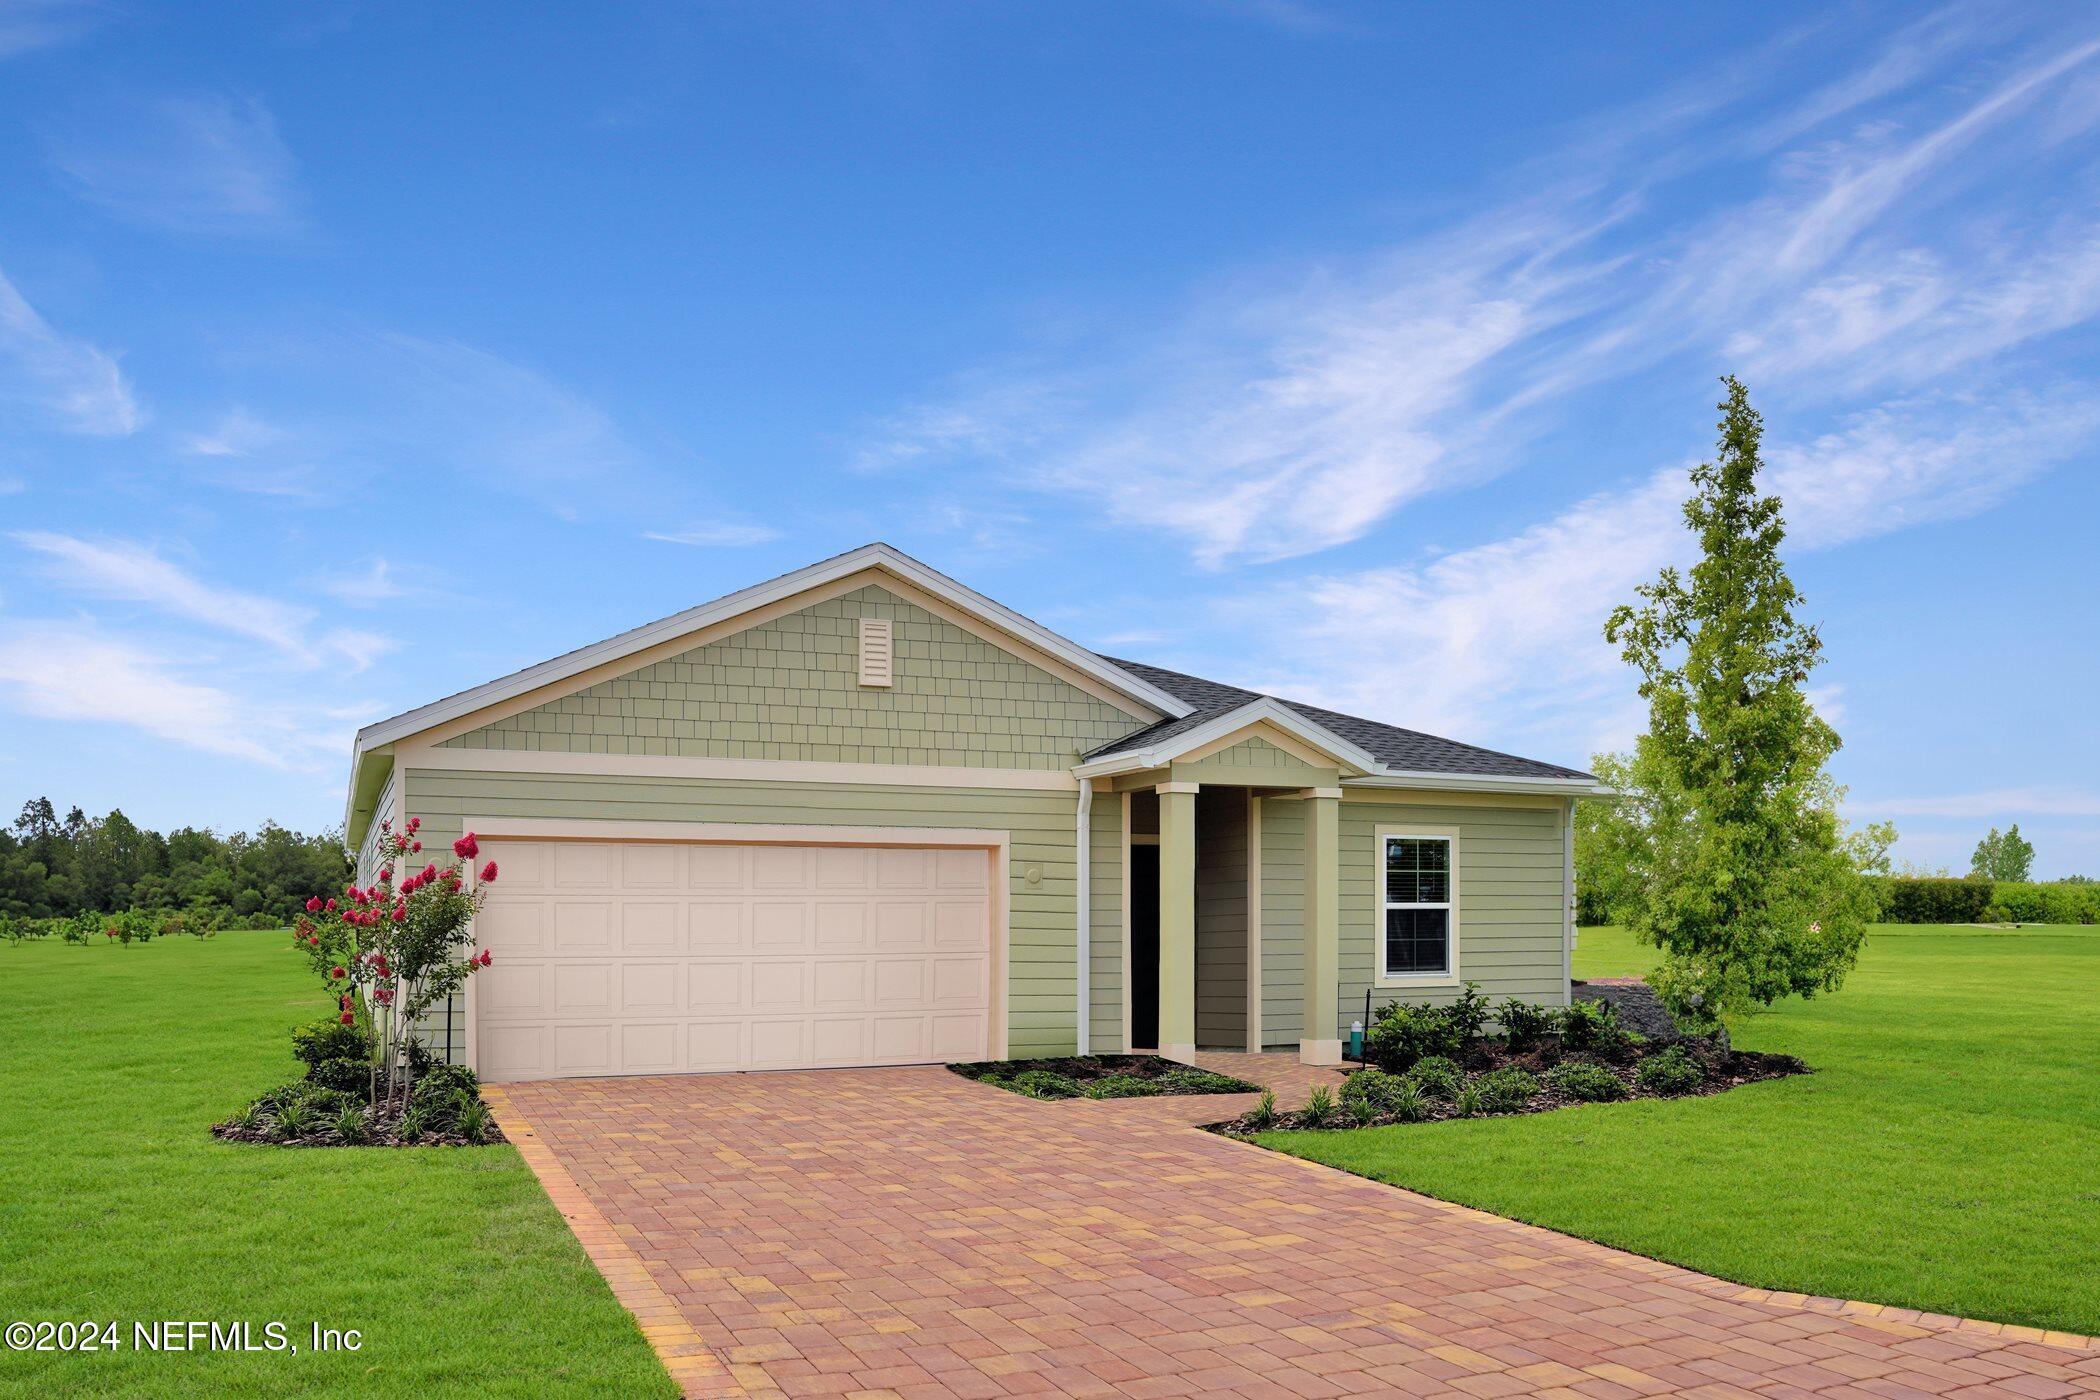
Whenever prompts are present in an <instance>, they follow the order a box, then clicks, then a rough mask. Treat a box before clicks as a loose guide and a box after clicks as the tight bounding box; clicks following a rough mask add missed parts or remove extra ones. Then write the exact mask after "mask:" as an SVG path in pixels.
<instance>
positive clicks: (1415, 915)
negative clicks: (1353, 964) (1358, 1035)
mask: <svg viewBox="0 0 2100 1400" xmlns="http://www.w3.org/2000/svg"><path fill="white" fill-rule="evenodd" d="M1384 844H1385V851H1384V855H1385V860H1384V866H1385V869H1384V872H1383V880H1384V891H1383V893H1384V899H1383V906H1384V907H1383V913H1384V916H1385V918H1384V924H1385V929H1384V939H1383V942H1382V948H1381V955H1382V960H1383V964H1384V975H1385V976H1386V977H1387V978H1388V979H1391V978H1405V977H1448V976H1450V975H1451V879H1452V870H1451V839H1450V838H1449V837H1447V836H1388V837H1386V838H1385V843H1384Z"/></svg>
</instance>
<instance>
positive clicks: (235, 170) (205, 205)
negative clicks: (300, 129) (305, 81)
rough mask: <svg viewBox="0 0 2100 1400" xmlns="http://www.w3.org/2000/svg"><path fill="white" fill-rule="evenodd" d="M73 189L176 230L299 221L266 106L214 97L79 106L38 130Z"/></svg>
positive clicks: (263, 229)
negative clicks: (54, 124)
mask: <svg viewBox="0 0 2100 1400" xmlns="http://www.w3.org/2000/svg"><path fill="white" fill-rule="evenodd" d="M44 144H45V151H46V155H47V157H48V158H49V160H50V162H51V164H52V166H53V167H54V168H56V169H57V170H58V171H59V173H60V174H61V175H63V176H64V177H65V179H66V182H67V184H68V185H69V186H70V187H71V188H72V190H73V191H74V193H76V194H78V195H79V196H80V197H81V198H82V199H85V200H86V201H88V202H89V203H91V204H94V205H96V206H98V207H99V208H101V209H103V210H105V211H107V212H109V213H111V214H114V215H116V216H118V217H120V218H124V219H128V220H131V221H133V222H136V223H143V224H150V225H154V226H157V227H161V228H167V229H172V230H174V231H176V232H178V233H191V234H205V235H214V236H235V237H240V236H247V237H254V236H276V235H282V234H286V233H292V232H296V231H298V230H299V229H301V228H302V227H303V226H304V224H305V214H304V211H303V200H302V198H301V196H300V192H299V189H298V181H297V164H296V162H295V161H294V160H293V158H292V153H291V150H290V148H288V147H287V146H286V145H285V143H284V140H283V138H281V137H280V136H279V135H278V133H277V122H276V119H275V118H274V117H272V116H271V115H270V112H269V109H268V108H266V107H265V106H263V104H262V103H261V102H259V101H256V100H254V99H252V98H235V97H227V96H223V95H218V94H211V95H204V96H192V97H161V98H139V99H133V100H128V101H123V102H119V103H115V104H109V105H102V106H97V107H95V108H93V109H83V110H81V111H78V112H76V113H75V114H74V116H73V117H72V119H71V120H70V122H68V123H67V124H66V125H64V126H62V127H59V128H55V129H52V130H50V131H47V132H46V133H45V142H44Z"/></svg>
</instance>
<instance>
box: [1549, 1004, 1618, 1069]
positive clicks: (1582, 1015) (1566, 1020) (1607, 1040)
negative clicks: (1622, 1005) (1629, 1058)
mask: <svg viewBox="0 0 2100 1400" xmlns="http://www.w3.org/2000/svg"><path fill="white" fill-rule="evenodd" d="M1560 1043H1561V1046H1562V1047H1563V1048H1564V1049H1568V1050H1586V1051H1588V1052H1590V1053H1591V1054H1593V1055H1602V1056H1604V1057H1605V1058H1606V1059H1618V1058H1619V1057H1620V1056H1622V1055H1624V1054H1625V1053H1626V1051H1627V1049H1628V1048H1629V1047H1630V1046H1631V1044H1632V1041H1631V1039H1630V1037H1629V1035H1628V1032H1627V1030H1626V1028H1625V1027H1624V1026H1622V1025H1620V1024H1619V1010H1618V1008H1617V1007H1615V1006H1613V1005H1612V1004H1611V1003H1610V1002H1608V1001H1578V1002H1575V1003H1573V1004H1572V1005H1570V1006H1568V1007H1567V1008H1566V1009H1565V1010H1563V1011H1562V1012H1561V1013H1560Z"/></svg>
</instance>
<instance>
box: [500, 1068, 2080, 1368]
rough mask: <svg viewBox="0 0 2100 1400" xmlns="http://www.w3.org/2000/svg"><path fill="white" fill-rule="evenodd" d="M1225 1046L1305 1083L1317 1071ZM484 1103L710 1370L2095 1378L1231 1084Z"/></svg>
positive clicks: (672, 1093)
mask: <svg viewBox="0 0 2100 1400" xmlns="http://www.w3.org/2000/svg"><path fill="white" fill-rule="evenodd" d="M1211 1063H1213V1064H1214V1065H1215V1066H1216V1067H1218V1068H1224V1069H1229V1070H1235V1071H1237V1072H1239V1073H1241V1074H1242V1077H1247V1078H1254V1079H1258V1080H1267V1081H1268V1082H1272V1083H1275V1084H1277V1087H1278V1093H1279V1097H1280V1098H1284V1099H1285V1100H1286V1102H1289V1101H1293V1100H1296V1099H1298V1098H1300V1097H1302V1095H1303V1093H1304V1092H1305V1090H1306V1088H1307V1087H1308V1086H1309V1085H1310V1084H1311V1083H1312V1082H1315V1080H1317V1079H1318V1078H1319V1077H1321V1076H1322V1075H1324V1074H1325V1073H1327V1072H1325V1071H1321V1072H1311V1071H1305V1070H1302V1069H1300V1068H1299V1067H1297V1066H1296V1065H1295V1064H1292V1063H1290V1062H1289V1061H1288V1060H1287V1059H1285V1058H1283V1057H1278V1058H1276V1059H1270V1058H1269V1057H1262V1058H1261V1059H1259V1060H1257V1059H1253V1058H1252V1057H1246V1058H1241V1057H1221V1058H1217V1059H1214V1060H1212V1061H1211ZM1250 1066H1251V1068H1250ZM490 1097H491V1099H492V1100H493V1101H495V1103H496V1106H497V1112H498V1115H499V1117H500V1118H501V1120H502V1122H503V1124H504V1128H505V1131H506V1132H508V1133H510V1134H511V1135H512V1137H513V1138H514V1139H515V1140H517V1141H518V1142H519V1144H520V1146H521V1148H523V1150H524V1151H525V1152H526V1155H527V1157H528V1159H529V1160H531V1161H532V1162H533V1165H534V1167H535V1168H536V1169H537V1170H538V1171H539V1172H540V1174H541V1177H542V1179H543V1180H545V1181H547V1182H548V1185H549V1189H550V1192H552V1194H553V1195H554V1197H555V1199H556V1203H557V1204H558V1205H560V1206H561V1207H562V1209H563V1211H564V1213H565V1214H566V1215H568V1216H569V1217H570V1219H571V1221H572V1223H573V1224H575V1225H576V1227H577V1230H578V1234H579V1236H580V1237H582V1238H583V1239H584V1242H585V1244H586V1246H587V1247H588V1248H590V1249H591V1251H592V1254H593V1257H594V1258H596V1259H597V1260H598V1261H599V1264H600V1267H601V1268H603V1269H605V1270H606V1273H607V1276H608V1277H609V1278H610V1279H611V1280H612V1281H613V1283H614V1286H615V1289H616V1291H617V1292H619V1293H620V1295H621V1298H622V1300H623V1301H625V1302H627V1303H628V1305H629V1306H630V1307H631V1308H633V1309H634V1310H635V1311H636V1314H637V1315H638V1316H639V1317H641V1318H642V1321H643V1324H644V1328H645V1330H647V1331H648V1332H649V1333H650V1336H651V1339H652V1341H654V1342H655V1343H656V1344H657V1346H658V1349H659V1351H660V1352H661V1353H663V1354H664V1355H665V1356H666V1358H667V1360H668V1362H669V1363H670V1364H671V1365H672V1367H673V1372H674V1374H675V1375H676V1376H677V1377H678V1378H679V1380H680V1381H681V1383H682V1384H684V1385H685V1386H686V1387H687V1389H688V1391H689V1393H691V1394H695V1395H727V1394H739V1393H754V1394H780V1393H785V1394H788V1395H862V1396H867V1395H877V1396H881V1395H895V1396H905V1397H917V1396H950V1395H952V1396H981V1397H991V1396H1002V1395H1073V1396H1094V1395H1102V1396H1105V1395H1134V1396H1174V1395H1237V1396H1247V1397H1265V1396H1275V1397H1289V1396H1330V1395H1366V1394H1382V1395H1438V1394H1449V1395H1474V1396H1497V1395H1517V1394H1546V1395H1562V1396H1569V1395H1583V1396H1593V1397H1612V1396H1635V1395H1662V1394H1681V1395H1699V1396H1728V1395H1749V1394H1755V1395H1763V1396H1793V1395H1806V1394H1819V1395H1831V1396H1862V1397H1864V1396H1881V1397H1891V1396H1915V1395H1950V1394H1951V1395H1964V1396H1967V1395H2007V1396H2026V1397H2046V1396H2058V1395H2073V1394H2083V1393H2093V1392H2100V1349H2094V1348H2093V1347H2091V1346H2089V1345H2088V1344H2087V1343H2086V1342H2085V1341H2084V1339H2080V1338H2071V1337H2060V1336H2058V1335H2057V1334H2048V1336H2047V1338H2046V1339H2045V1338H2044V1334H2042V1333H2039V1332H2034V1331H2032V1330H2031V1329H2021V1328H2009V1327H2008V1328H1999V1327H1996V1326H1995V1325H1991V1324H1980V1323H1958V1322H1956V1321H1955V1320H1953V1319H1937V1318H1929V1317H1920V1316H1919V1315H1917V1314H1915V1313H1910V1312H1904V1311H1900V1310H1896V1309H1880V1308H1869V1307H1866V1306H1864V1305H1859V1304H1839V1303H1835V1302H1831V1301H1828V1300H1813V1299H1800V1298H1798V1297H1796V1296H1791V1295H1771V1294H1766V1293H1761V1292H1758V1291H1755V1290H1749V1289H1744V1288H1741V1287H1739V1286H1737V1285H1733V1284H1728V1283H1724V1282H1721V1281H1719V1280H1715V1279H1711V1278H1707V1277H1705V1276H1704V1275H1700V1274H1694V1273H1691V1272H1688V1271H1686V1270H1683V1269H1678V1268H1675V1267H1672V1266H1670V1265H1666V1264H1659V1263H1656V1262H1654V1261H1653V1260H1648V1259H1643V1258H1640V1257H1638V1256H1635V1255H1630V1254H1623V1253H1620V1252H1618V1251H1616V1250H1611V1249H1607V1248H1605V1247H1603V1246H1601V1245H1596V1244H1590V1243H1587V1242H1584V1241H1581V1240H1574V1239H1570V1238H1567V1237H1566V1236H1562V1235H1556V1234H1553V1233H1551V1232H1549V1231H1546V1230H1541V1229H1536V1228H1533V1227H1531V1226H1528V1225H1520V1224H1517V1223H1515V1222H1512V1221H1508V1220H1503V1219H1500V1218H1498V1217H1496V1216H1491V1215H1486V1214H1483V1213H1481V1212H1478V1211H1473V1210H1468V1209H1465V1208H1463V1207H1459V1206H1452V1205H1448V1204H1445V1203H1442V1202H1438V1201H1432V1200H1429V1199H1426V1198H1424V1197H1421V1196H1416V1195H1412V1194H1410V1193H1408V1192H1404V1191H1399V1190H1396V1189H1394V1188H1392V1187H1389V1186H1382V1185H1378V1184H1375V1183H1372V1182H1367V1181H1362V1180H1359V1179H1357V1178H1354V1177H1350V1176H1347V1175H1344V1174H1342V1173H1339V1172H1335V1171H1331V1170H1329V1169H1327V1168H1325V1167H1320V1166H1316V1165H1313V1164H1311V1163H1307V1162H1302V1161H1298V1160H1296V1159H1293V1158H1288V1157H1283V1156H1280V1155H1277V1154H1273V1153H1269V1152H1265V1151H1262V1150H1261V1149H1259V1148H1254V1147H1249V1146H1246V1145H1244V1144H1240V1143H1234V1142H1229V1141H1226V1140H1224V1139H1221V1138H1218V1137H1216V1136H1214V1135H1211V1134H1208V1133H1202V1132H1196V1131H1191V1129H1190V1125H1191V1124H1195V1123H1201V1122H1209V1121H1215V1120H1217V1119H1219V1118H1224V1117H1229V1116H1232V1115H1233V1114H1235V1113H1237V1112H1239V1111H1240V1110H1241V1109H1242V1108H1244V1107H1245V1106H1247V1105H1248V1104H1249V1103H1251V1100H1250V1099H1248V1098H1246V1097H1244V1096H1231V1097H1217V1098H1162V1099H1130V1100H1121V1101H1111V1102H1093V1101H1077V1102H1068V1103H1035V1102H1032V1101H1030V1100H1027V1099H1023V1098H1020V1097H1019V1096H1017V1095H1014V1094H1009V1093H1006V1092H1005V1091H1003V1090H999V1089H992V1088H987V1087H985V1086H983V1085H979V1084H973V1083H971V1082H970V1081H968V1080H965V1079H962V1078H960V1077H959V1076H957V1075H953V1074H950V1073H948V1072H947V1071H946V1070H942V1069H938V1068H925V1069H888V1070H840V1071H819V1072H804V1073H792V1074H788V1073H783V1074H746V1075H692V1076H684V1077H677V1078H660V1079H596V1080H589V1079H586V1080H567V1081H560V1082H547V1083H537V1084H515V1085H510V1086H507V1087H506V1088H503V1089H500V1090H492V1091H491V1093H490Z"/></svg>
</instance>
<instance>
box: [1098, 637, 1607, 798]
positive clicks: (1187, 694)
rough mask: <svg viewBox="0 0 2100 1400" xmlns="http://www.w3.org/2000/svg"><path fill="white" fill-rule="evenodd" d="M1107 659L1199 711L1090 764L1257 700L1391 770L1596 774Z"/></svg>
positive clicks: (1110, 749)
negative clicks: (1272, 703) (1274, 704)
mask: <svg viewBox="0 0 2100 1400" xmlns="http://www.w3.org/2000/svg"><path fill="white" fill-rule="evenodd" d="M1102 659H1103V660H1105V661H1107V662H1109V663H1110V664H1111V665H1115V666H1120V667H1122V668H1123V669H1124V670H1126V671H1129V672H1130V673H1131V674H1133V675H1135V676H1136V677H1137V678H1138V679H1140V680H1143V681H1149V682H1150V683H1151V684H1153V685H1155V686H1158V687H1159V688H1160V689H1161V690H1164V691H1165V692H1167V694H1169V695H1171V696H1173V697H1174V698H1175V699H1177V700H1180V701H1182V702H1183V703H1184V704H1189V705H1194V706H1195V707H1196V708H1195V710H1194V711H1193V712H1192V713H1190V714H1186V715H1183V716H1182V717H1181V718H1180V719H1163V720H1161V721H1160V722H1159V723H1157V724H1154V725H1150V726H1148V727H1146V728H1144V729H1140V730H1138V731H1137V732H1136V733H1134V734H1126V735H1124V736H1123V737H1122V738H1120V739H1117V740H1115V741H1114V742H1112V743H1107V744H1103V745H1102V746H1101V747H1100V748H1098V749H1095V750H1094V751H1093V752H1092V753H1089V754H1087V755H1086V757H1087V758H1088V759H1089V760H1091V759H1096V758H1107V757H1108V756H1109V755H1111V754H1119V753H1131V752H1134V751H1136V750H1139V749H1149V748H1154V747H1156V746H1157V745H1158V744H1159V743H1160V742H1161V741H1162V740H1166V739H1171V738H1173V737H1174V736H1175V735H1177V734H1181V733H1184V732H1186V731H1188V730H1191V729H1194V728H1196V727H1197V726H1198V725H1202V724H1208V723H1209V722H1210V721H1211V720H1214V719H1216V718H1217V717H1218V716H1219V715H1222V714H1224V713H1226V712H1227V711H1229V710H1237V709H1239V708H1240V707H1241V706H1242V705H1247V704H1251V703H1253V702H1254V701H1256V700H1261V699H1270V700H1274V701H1276V702H1277V703H1278V704H1280V705H1284V706H1287V707H1288V708H1290V709H1292V710H1295V711H1296V712H1297V713H1298V714H1299V715H1301V716H1303V717H1304V718H1306V719H1308V720H1311V721H1312V722H1313V723H1314V724H1317V725H1319V726H1320V728H1322V729H1325V730H1327V731H1329V732H1330V733H1333V734H1335V735H1338V736H1340V737H1341V738H1344V739H1347V740H1348V741H1349V742H1350V743H1352V744H1355V745H1356V746H1357V747H1358V748H1361V749H1364V750H1365V751H1367V752H1369V753H1370V754H1372V755H1373V756H1374V757H1376V758H1377V759H1378V761H1379V762H1380V763H1383V764H1385V765H1386V766H1387V767H1389V768H1399V769H1404V770H1406V771H1408V772H1411V773H1456V774H1465V775H1469V776H1472V777H1478V778H1589V777H1592V776H1594V775H1592V774H1589V773H1585V772H1582V771H1581V770H1580V769H1576V768H1562V767H1560V766H1559V765H1558V764H1553V763H1541V762H1539V761H1538V760H1537V759H1531V758H1518V757H1517V756H1516V755H1514V754H1506V753H1496V752H1495V751H1494V750H1493V749H1483V748H1476V747H1474V746H1473V745H1472V744H1461V743H1459V742H1458V741H1457V740H1455V739H1439V738H1438V737H1437V736H1436V735H1434V734H1424V733H1421V732H1420V731H1418V730H1413V729H1401V728H1398V727H1397V726H1395V725H1390V724H1380V723H1379V722H1378V721H1377V720H1373V719H1359V718H1357V717H1356V716H1355V715H1344V714H1337V713H1336V712H1335V711H1333V710H1323V709H1321V708H1320V707H1319V706H1317V705H1306V704H1302V703H1300V702H1299V701H1296V700H1285V699H1284V698H1283V697H1281V696H1275V695H1272V696H1264V695H1263V694H1262V693H1261V692H1260V691H1256V690H1242V689H1241V688H1240V687H1239V686H1236V685H1226V684H1224V683H1223V682H1221V681H1207V680H1205V679H1203V678H1202V677H1201V676H1187V675H1183V674H1182V673H1181V672H1179V671H1168V670H1164V669H1162V668H1161V667H1158V666H1147V665H1146V664H1145V663H1144V662H1142V661H1124V660H1122V659H1120V658H1118V657H1114V656H1109V657H1103V658H1102Z"/></svg>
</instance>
